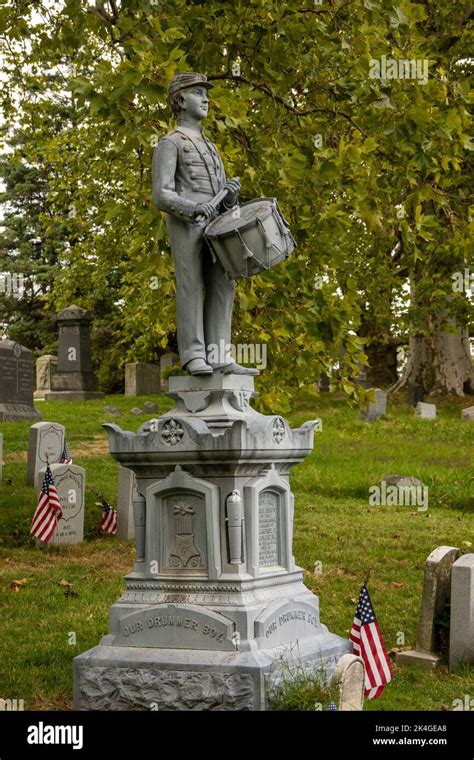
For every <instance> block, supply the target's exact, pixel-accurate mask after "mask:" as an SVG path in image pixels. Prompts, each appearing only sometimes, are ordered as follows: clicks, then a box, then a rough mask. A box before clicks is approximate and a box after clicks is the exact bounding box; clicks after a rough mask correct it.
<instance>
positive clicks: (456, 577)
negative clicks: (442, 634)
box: [449, 554, 474, 672]
mask: <svg viewBox="0 0 474 760" xmlns="http://www.w3.org/2000/svg"><path fill="white" fill-rule="evenodd" d="M467 664H471V665H472V664H474V554H465V555H464V556H463V557H459V559H458V560H456V562H455V563H454V565H453V570H452V575H451V623H450V633H449V670H450V671H451V672H452V671H453V670H456V669H457V668H459V667H460V666H461V665H467Z"/></svg>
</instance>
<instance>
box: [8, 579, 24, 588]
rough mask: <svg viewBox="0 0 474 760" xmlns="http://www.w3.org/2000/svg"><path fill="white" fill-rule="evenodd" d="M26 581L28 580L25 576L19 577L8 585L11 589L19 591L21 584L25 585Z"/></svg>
mask: <svg viewBox="0 0 474 760" xmlns="http://www.w3.org/2000/svg"><path fill="white" fill-rule="evenodd" d="M27 583H28V581H27V580H26V578H21V579H18V580H14V581H12V582H11V583H10V586H11V588H12V589H13V591H21V589H22V588H23V586H25V585H26V584H27Z"/></svg>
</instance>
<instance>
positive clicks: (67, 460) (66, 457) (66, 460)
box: [61, 439, 72, 464]
mask: <svg viewBox="0 0 474 760" xmlns="http://www.w3.org/2000/svg"><path fill="white" fill-rule="evenodd" d="M61 464H72V456H71V454H70V452H69V448H68V445H67V441H66V439H64V449H63V453H62V455H61Z"/></svg>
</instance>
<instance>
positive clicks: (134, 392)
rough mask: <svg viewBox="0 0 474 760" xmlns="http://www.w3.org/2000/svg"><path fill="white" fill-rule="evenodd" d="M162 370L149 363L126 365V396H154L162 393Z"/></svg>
mask: <svg viewBox="0 0 474 760" xmlns="http://www.w3.org/2000/svg"><path fill="white" fill-rule="evenodd" d="M160 391H161V381H160V368H159V366H158V365H157V364H150V363H149V362H133V363H131V364H126V365H125V395H126V396H152V395H155V394H158V393H160Z"/></svg>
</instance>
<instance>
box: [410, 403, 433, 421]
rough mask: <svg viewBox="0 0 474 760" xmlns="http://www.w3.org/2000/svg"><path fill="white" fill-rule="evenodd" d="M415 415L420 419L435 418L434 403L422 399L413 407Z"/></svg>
mask: <svg viewBox="0 0 474 760" xmlns="http://www.w3.org/2000/svg"><path fill="white" fill-rule="evenodd" d="M415 415H416V416H417V417H418V418H419V419H420V420H435V419H436V404H425V403H423V402H422V401H419V402H418V404H417V405H416V407H415Z"/></svg>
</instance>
